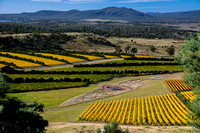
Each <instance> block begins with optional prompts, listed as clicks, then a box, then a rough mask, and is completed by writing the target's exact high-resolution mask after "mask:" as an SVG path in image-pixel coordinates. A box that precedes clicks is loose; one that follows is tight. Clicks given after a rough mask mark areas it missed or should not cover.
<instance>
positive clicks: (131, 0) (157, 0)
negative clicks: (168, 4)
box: [118, 0, 175, 3]
mask: <svg viewBox="0 0 200 133" xmlns="http://www.w3.org/2000/svg"><path fill="white" fill-rule="evenodd" d="M161 1H175V0H125V1H119V2H118V3H139V2H161Z"/></svg>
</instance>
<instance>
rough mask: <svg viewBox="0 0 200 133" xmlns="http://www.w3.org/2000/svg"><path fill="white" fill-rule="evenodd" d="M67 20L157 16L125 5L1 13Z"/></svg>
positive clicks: (7, 16) (21, 18)
mask: <svg viewBox="0 0 200 133" xmlns="http://www.w3.org/2000/svg"><path fill="white" fill-rule="evenodd" d="M44 19H45V20H67V21H81V20H84V19H103V20H108V19H109V20H125V21H151V20H154V19H155V18H154V17H153V16H151V15H149V14H146V13H142V12H139V11H136V10H133V9H130V8H125V7H121V8H118V7H108V8H103V9H99V10H86V11H79V10H70V11H45V10H43V11H38V12H34V13H21V14H0V20H12V21H13V20H14V21H30V20H44Z"/></svg>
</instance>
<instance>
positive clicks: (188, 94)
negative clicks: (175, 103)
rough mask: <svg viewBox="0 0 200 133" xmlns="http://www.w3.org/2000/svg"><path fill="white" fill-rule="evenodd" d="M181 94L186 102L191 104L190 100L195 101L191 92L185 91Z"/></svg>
mask: <svg viewBox="0 0 200 133" xmlns="http://www.w3.org/2000/svg"><path fill="white" fill-rule="evenodd" d="M181 94H182V95H183V96H184V97H185V98H186V99H188V100H190V101H191V102H192V100H194V99H195V97H196V95H194V94H193V92H192V91H185V92H181Z"/></svg>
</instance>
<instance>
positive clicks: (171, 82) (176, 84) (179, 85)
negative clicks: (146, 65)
mask: <svg viewBox="0 0 200 133" xmlns="http://www.w3.org/2000/svg"><path fill="white" fill-rule="evenodd" d="M164 81H165V83H166V84H167V86H168V87H169V90H170V91H173V92H174V91H176V90H178V91H189V90H191V89H192V87H191V86H188V85H186V84H184V83H183V82H182V81H183V79H164Z"/></svg>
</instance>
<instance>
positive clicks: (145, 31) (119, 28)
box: [0, 22, 196, 41]
mask: <svg viewBox="0 0 200 133" xmlns="http://www.w3.org/2000/svg"><path fill="white" fill-rule="evenodd" d="M0 32H2V33H6V34H8V33H9V34H15V33H33V32H38V33H65V32H82V33H94V34H99V35H102V36H105V37H135V38H148V39H155V38H158V39H167V38H173V39H184V38H185V37H188V36H189V34H191V33H196V32H194V31H189V30H179V29H175V28H171V27H164V26H160V25H155V24H152V23H145V24H143V25H141V24H138V23H124V24H122V23H106V24H104V23H97V24H91V23H82V22H65V23H62V22H61V23H58V22H56V23H53V22H51V23H50V22H43V23H40V22H38V23H35V24H33V23H0ZM89 40H90V41H93V40H92V39H91V38H89Z"/></svg>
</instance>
